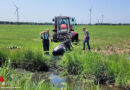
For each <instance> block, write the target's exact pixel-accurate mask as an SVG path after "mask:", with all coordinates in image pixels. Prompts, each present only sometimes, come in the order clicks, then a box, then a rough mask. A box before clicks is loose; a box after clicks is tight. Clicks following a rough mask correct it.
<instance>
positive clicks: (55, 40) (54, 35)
mask: <svg viewBox="0 0 130 90" xmlns="http://www.w3.org/2000/svg"><path fill="white" fill-rule="evenodd" d="M53 41H54V42H57V33H56V32H53Z"/></svg>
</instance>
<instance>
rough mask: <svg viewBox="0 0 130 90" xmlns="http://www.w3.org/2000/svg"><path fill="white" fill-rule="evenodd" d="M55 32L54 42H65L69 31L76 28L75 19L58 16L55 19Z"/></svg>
mask: <svg viewBox="0 0 130 90" xmlns="http://www.w3.org/2000/svg"><path fill="white" fill-rule="evenodd" d="M53 22H54V23H55V24H54V28H55V29H54V30H53V41H54V42H58V41H65V40H66V39H68V32H69V30H71V29H73V28H74V25H76V21H75V18H71V17H67V16H57V17H55V18H54V19H53Z"/></svg>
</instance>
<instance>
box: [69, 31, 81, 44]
mask: <svg viewBox="0 0 130 90" xmlns="http://www.w3.org/2000/svg"><path fill="white" fill-rule="evenodd" d="M69 34H70V35H69V37H70V38H71V39H72V42H74V41H76V42H78V40H79V39H78V37H79V35H78V33H77V32H75V31H74V30H73V29H71V30H70V31H69Z"/></svg>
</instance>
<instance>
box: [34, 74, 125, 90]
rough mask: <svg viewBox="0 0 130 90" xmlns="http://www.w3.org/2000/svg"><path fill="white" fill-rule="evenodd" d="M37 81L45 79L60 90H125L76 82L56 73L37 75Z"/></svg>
mask: <svg viewBox="0 0 130 90" xmlns="http://www.w3.org/2000/svg"><path fill="white" fill-rule="evenodd" d="M33 77H34V78H35V81H40V80H42V79H45V81H46V82H47V83H49V84H50V85H51V86H53V87H58V88H59V89H66V88H67V87H69V88H70V89H72V90H90V89H91V90H96V89H99V88H100V89H101V90H124V89H122V88H119V87H116V86H113V85H97V86H96V85H94V83H93V82H92V80H82V81H81V80H74V79H73V78H72V77H66V78H64V77H61V76H59V75H58V74H56V73H54V72H43V73H42V72H41V73H35V74H34V76H33Z"/></svg>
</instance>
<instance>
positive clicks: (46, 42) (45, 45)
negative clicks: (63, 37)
mask: <svg viewBox="0 0 130 90" xmlns="http://www.w3.org/2000/svg"><path fill="white" fill-rule="evenodd" d="M40 36H41V39H42V43H43V51H45V54H49V37H50V38H51V35H50V33H49V29H47V30H46V31H44V32H41V33H40Z"/></svg>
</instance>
